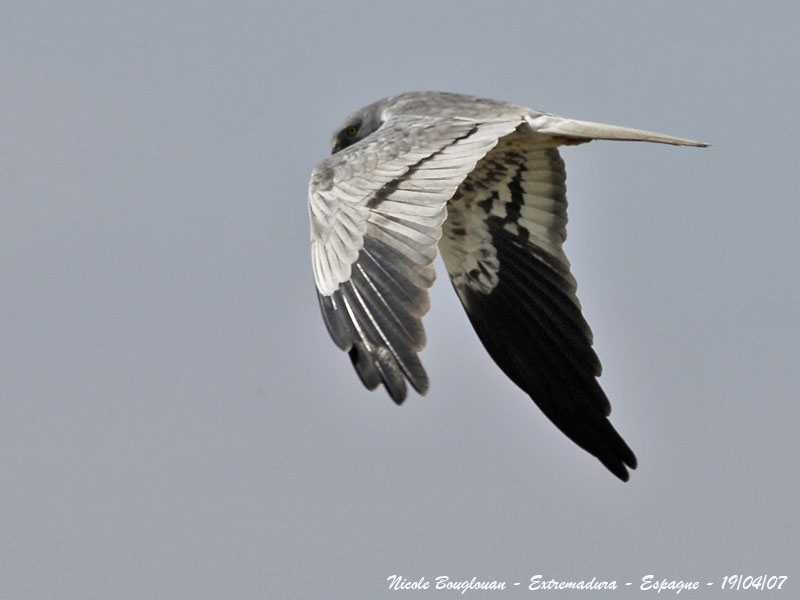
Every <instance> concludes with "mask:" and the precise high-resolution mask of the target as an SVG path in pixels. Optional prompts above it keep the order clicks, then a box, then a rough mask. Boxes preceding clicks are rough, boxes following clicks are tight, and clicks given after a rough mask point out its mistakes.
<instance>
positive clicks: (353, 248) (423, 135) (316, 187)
mask: <svg viewBox="0 0 800 600" xmlns="http://www.w3.org/2000/svg"><path fill="white" fill-rule="evenodd" d="M519 122H520V121H519V120H518V121H516V122H507V121H502V122H491V123H481V122H476V121H474V120H468V119H459V118H452V117H448V118H434V117H403V116H398V117H392V118H390V119H389V120H388V121H387V122H386V123H384V125H383V126H381V127H380V128H379V129H378V130H377V131H376V132H375V133H373V134H372V135H370V136H368V137H367V138H365V139H364V140H362V141H361V142H359V143H357V144H355V145H353V146H350V147H348V148H346V149H345V150H343V151H341V152H339V153H337V154H335V155H333V156H332V157H330V158H328V159H327V160H325V161H323V162H322V163H321V164H320V165H319V166H318V167H317V168H316V169H315V170H314V173H313V174H312V176H311V183H310V185H309V210H310V216H311V256H312V265H313V270H314V278H315V280H316V284H317V292H318V296H319V301H320V306H321V308H322V315H323V317H324V319H325V323H326V325H327V327H328V331H329V332H330V334H331V337H333V339H334V341H335V342H336V344H337V345H338V346H339V347H340V348H342V349H343V350H345V351H347V352H348V353H349V354H350V358H351V360H352V362H353V365H354V366H355V368H356V371H357V373H358V375H359V376H360V377H361V380H362V382H363V383H364V385H365V386H366V387H367V388H369V389H373V388H375V387H376V386H377V385H378V384H380V383H383V384H384V385H385V386H386V389H387V390H388V392H389V394H390V395H391V397H392V399H393V400H394V401H395V402H397V403H400V402H402V401H403V400H404V399H405V396H406V383H405V380H406V379H407V380H408V381H409V383H411V385H412V386H413V387H414V388H415V389H416V390H417V391H419V392H420V393H425V391H427V388H428V379H427V375H426V374H425V370H424V369H423V368H422V365H421V364H420V362H419V358H418V356H417V352H418V351H419V350H421V349H422V348H423V347H424V345H425V332H424V330H423V328H422V322H421V318H422V316H423V315H424V314H425V313H426V312H427V311H428V307H429V300H428V293H427V289H428V288H429V287H430V286H431V285H432V283H433V280H434V269H433V266H432V262H433V260H434V258H435V257H436V245H437V242H438V240H439V237H440V236H441V226H442V222H443V221H444V219H445V216H446V214H447V211H446V208H445V204H446V203H447V201H448V200H449V199H450V198H451V196H452V195H453V193H454V192H455V190H456V188H457V187H458V186H459V184H460V183H461V182H462V181H463V180H464V178H465V177H466V176H467V174H468V173H469V172H470V171H471V170H472V169H473V168H474V166H475V164H476V162H477V161H478V160H480V159H481V158H482V157H483V156H484V155H485V154H486V153H487V152H488V151H489V150H491V148H492V147H493V146H494V145H495V144H496V143H497V140H498V138H500V137H502V136H504V135H506V134H507V133H509V132H510V131H513V130H514V128H515V127H516V126H517V125H518V124H519Z"/></svg>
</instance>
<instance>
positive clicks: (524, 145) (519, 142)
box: [440, 125, 577, 304]
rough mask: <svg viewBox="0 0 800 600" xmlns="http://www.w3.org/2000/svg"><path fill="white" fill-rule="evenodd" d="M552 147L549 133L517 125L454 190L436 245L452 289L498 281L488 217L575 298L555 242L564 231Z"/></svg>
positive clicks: (484, 287) (561, 182) (561, 189)
mask: <svg viewBox="0 0 800 600" xmlns="http://www.w3.org/2000/svg"><path fill="white" fill-rule="evenodd" d="M556 147H557V142H555V141H553V140H552V139H551V138H550V137H549V136H535V135H532V134H531V132H530V130H529V129H528V128H527V126H524V125H523V126H521V127H520V128H519V129H518V130H517V131H515V132H514V133H511V134H509V135H507V136H505V137H504V138H502V139H501V140H500V141H499V142H498V144H497V146H495V148H494V149H493V150H492V151H491V152H490V153H488V154H487V155H486V156H485V157H484V158H483V159H482V160H481V161H480V162H479V163H478V164H477V166H476V167H475V169H474V170H473V171H472V173H470V175H469V177H467V179H465V180H464V182H463V183H462V184H461V186H460V187H459V189H458V190H457V191H456V194H455V195H454V196H453V200H452V201H451V202H450V204H449V205H448V213H449V214H448V219H447V221H446V222H445V224H444V227H443V231H442V239H441V241H440V248H441V251H442V257H443V259H444V261H445V264H446V266H447V270H448V272H449V274H450V278H451V279H452V281H453V284H454V286H455V288H456V290H457V291H459V290H461V289H463V288H464V287H469V288H470V289H472V290H473V291H477V292H481V293H483V294H489V293H491V291H492V289H494V287H495V286H496V285H497V283H498V270H499V267H500V265H499V262H498V260H497V250H496V248H495V246H494V244H493V242H492V235H491V233H490V231H489V226H488V223H489V220H490V219H491V218H492V217H495V218H498V219H501V220H502V222H503V225H502V227H503V229H505V230H506V231H508V232H509V233H510V234H512V235H514V236H518V237H519V238H520V240H521V241H522V240H524V241H526V242H528V243H530V244H533V245H534V246H535V247H536V248H537V249H538V250H539V254H540V258H541V259H542V260H544V262H545V263H546V264H547V265H548V266H550V267H551V268H552V269H554V270H555V271H556V272H557V273H558V274H559V276H560V277H562V278H563V279H564V283H565V284H566V286H567V287H568V288H569V291H570V292H571V293H572V294H571V295H572V298H573V300H574V302H575V303H576V304H577V298H576V297H575V296H574V291H575V287H576V285H575V279H574V278H573V277H572V275H571V274H570V271H569V260H567V257H566V255H565V254H564V251H563V249H562V246H561V245H562V243H563V241H564V240H565V239H566V236H567V232H566V226H567V211H566V208H567V202H566V184H565V179H566V175H565V172H564V164H563V161H561V158H560V156H559V155H558V151H557V150H556ZM532 260H533V258H532ZM459 295H461V292H460V291H459ZM462 299H463V298H462Z"/></svg>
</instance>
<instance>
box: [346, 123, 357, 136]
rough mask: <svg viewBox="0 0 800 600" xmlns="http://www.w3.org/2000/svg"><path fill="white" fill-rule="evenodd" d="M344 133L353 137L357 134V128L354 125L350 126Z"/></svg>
mask: <svg viewBox="0 0 800 600" xmlns="http://www.w3.org/2000/svg"><path fill="white" fill-rule="evenodd" d="M344 132H345V133H346V134H347V135H349V136H350V137H354V136H355V135H356V134H357V133H358V127H356V126H355V125H350V127H348V128H347V129H345V130H344Z"/></svg>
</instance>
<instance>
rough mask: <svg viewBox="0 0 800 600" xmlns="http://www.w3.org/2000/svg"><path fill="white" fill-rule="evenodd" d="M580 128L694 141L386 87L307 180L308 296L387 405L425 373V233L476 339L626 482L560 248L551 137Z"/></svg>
mask: <svg viewBox="0 0 800 600" xmlns="http://www.w3.org/2000/svg"><path fill="white" fill-rule="evenodd" d="M592 139H612V140H629V141H650V142H657V143H666V144H674V145H686V146H705V145H706V144H702V143H699V142H693V141H691V140H684V139H680V138H674V137H671V136H665V135H662V134H656V133H650V132H646V131H640V130H635V129H628V128H623V127H616V126H611V125H602V124H598V123H590V122H586V121H576V120H572V119H563V118H561V117H557V116H555V115H550V114H547V113H541V112H537V111H533V110H530V109H527V108H523V107H520V106H515V105H513V104H509V103H505V102H498V101H495V100H488V99H482V98H475V97H472V96H464V95H459V94H447V93H436V92H420V93H407V94H401V95H398V96H392V97H389V98H385V99H383V100H380V101H378V102H375V103H373V104H370V105H369V106H366V107H364V108H362V109H361V110H359V111H357V112H356V113H354V114H353V115H351V116H350V117H348V119H347V120H346V121H345V123H344V124H343V125H342V127H341V128H340V129H338V130H337V132H336V134H335V135H334V139H333V143H332V146H333V152H334V153H333V156H331V157H330V158H328V159H326V160H324V161H323V162H322V163H320V164H319V165H318V166H317V168H316V169H315V170H314V172H313V174H312V176H311V182H310V185H309V210H310V217H311V255H312V264H313V270H314V278H315V280H316V285H317V293H318V296H319V301H320V307H321V309H322V314H323V317H324V320H325V323H326V325H327V327H328V331H329V332H330V334H331V336H332V337H333V339H334V341H335V342H336V344H337V345H338V346H339V347H340V348H341V349H342V350H345V351H347V352H348V353H349V355H350V358H351V360H352V362H353V365H354V367H355V369H356V372H357V373H358V375H359V377H360V378H361V380H362V382H363V383H364V385H365V386H366V387H367V388H369V389H374V388H375V387H377V386H378V385H380V384H381V383H383V384H384V386H385V387H386V389H387V391H388V392H389V395H390V396H391V398H392V399H393V400H394V401H395V402H396V403H398V404H400V403H402V402H403V400H404V399H405V398H406V394H407V390H406V382H408V383H409V384H410V385H411V386H412V387H413V388H414V389H415V390H417V391H418V392H419V393H421V394H424V393H425V392H426V391H427V389H428V378H427V375H426V373H425V370H424V369H423V367H422V365H421V363H420V361H419V358H418V355H417V353H418V352H419V351H420V350H422V348H423V347H424V346H425V331H424V329H423V327H422V321H421V319H422V317H423V316H424V314H425V313H426V312H427V311H428V308H429V300H428V292H427V290H428V288H429V287H430V286H431V285H432V284H433V280H434V269H433V260H434V258H435V256H436V252H437V246H438V248H439V249H440V250H441V252H442V257H443V259H444V262H445V266H446V267H447V271H448V274H449V275H450V278H451V281H452V283H453V286H454V288H455V290H456V292H457V293H458V295H459V298H460V299H461V301H462V304H463V305H464V307H465V309H466V311H467V314H468V316H469V318H470V321H471V322H472V324H473V326H474V327H475V330H476V332H477V333H478V336H479V337H480V339H481V341H482V343H483V344H484V346H485V347H486V349H487V350H488V351H489V354H490V355H491V356H492V358H493V359H494V360H495V362H496V363H497V364H498V366H500V368H501V369H502V370H503V371H504V372H505V373H506V374H507V375H508V376H509V377H510V378H511V379H512V381H514V382H515V383H516V384H517V385H518V386H519V387H520V388H522V389H523V390H524V391H525V392H526V393H528V394H529V395H530V396H531V398H532V399H533V400H534V402H536V404H537V405H538V406H539V407H540V408H541V409H542V410H543V411H544V413H545V414H546V415H547V416H548V417H549V418H550V419H551V420H552V421H553V422H554V423H555V424H556V425H557V426H558V427H559V428H560V429H561V430H562V431H563V432H564V433H565V434H567V435H568V436H569V437H570V438H571V439H572V440H573V441H575V442H576V443H577V444H578V445H579V446H581V447H582V448H584V449H586V450H587V451H588V452H590V453H591V454H593V455H595V456H596V457H597V458H598V459H599V460H600V461H601V462H602V463H603V464H604V465H605V466H606V467H607V468H608V469H609V470H611V471H612V472H613V473H614V474H615V475H617V476H618V477H619V478H620V479H623V480H627V478H628V471H627V469H626V466H627V467H629V468H635V466H636V458H635V456H634V455H633V452H631V450H630V449H629V448H628V446H627V444H625V442H624V441H623V440H622V438H621V437H620V436H619V434H617V432H616V430H614V428H613V427H612V426H611V424H610V422H609V421H608V419H607V416H608V414H609V412H610V405H609V403H608V400H607V399H606V397H605V394H604V393H603V391H602V389H601V388H600V386H599V384H598V382H597V379H596V377H597V376H598V375H599V374H600V361H599V360H598V358H597V355H596V354H595V353H594V351H593V350H592V334H591V330H590V329H589V326H588V324H587V323H586V321H585V320H584V319H583V316H582V315H581V310H580V303H579V302H578V298H577V296H576V295H575V290H576V283H575V280H574V278H573V277H572V275H571V273H570V269H569V261H568V260H567V257H566V256H565V255H564V252H563V250H562V243H563V241H564V239H565V237H566V224H567V212H566V207H567V202H566V185H565V179H566V173H565V170H564V163H563V161H562V159H561V157H560V155H559V152H558V147H559V146H561V145H565V144H580V143H585V142H588V141H590V140H592Z"/></svg>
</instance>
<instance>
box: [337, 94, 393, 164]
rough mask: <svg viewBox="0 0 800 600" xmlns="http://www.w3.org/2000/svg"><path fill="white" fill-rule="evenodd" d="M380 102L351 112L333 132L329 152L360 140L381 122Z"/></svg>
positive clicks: (381, 106) (342, 148)
mask: <svg viewBox="0 0 800 600" xmlns="http://www.w3.org/2000/svg"><path fill="white" fill-rule="evenodd" d="M382 108H383V105H382V102H375V103H374V104H370V105H369V106H365V107H364V108H362V109H361V110H359V111H358V112H355V113H353V114H352V115H350V116H349V117H347V119H345V121H344V123H342V125H341V126H340V127H339V128H338V129H337V130H336V132H335V133H334V134H333V141H332V142H331V154H336V153H337V152H339V150H344V149H345V148H347V147H348V146H352V145H353V144H355V143H356V142H360V141H361V140H363V139H364V138H365V137H367V136H368V135H369V134H371V133H373V132H374V131H375V130H377V129H378V127H380V126H381V125H382V124H383V121H382V120H381V110H382Z"/></svg>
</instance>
